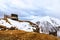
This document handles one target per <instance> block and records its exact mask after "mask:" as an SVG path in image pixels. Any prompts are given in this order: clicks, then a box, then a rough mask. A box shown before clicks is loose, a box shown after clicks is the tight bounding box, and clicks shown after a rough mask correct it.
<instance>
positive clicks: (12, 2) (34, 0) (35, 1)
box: [0, 0, 60, 19]
mask: <svg viewBox="0 0 60 40" xmlns="http://www.w3.org/2000/svg"><path fill="white" fill-rule="evenodd" d="M11 13H16V14H18V15H19V17H28V16H52V17H57V18H59V19H60V0H0V17H2V16H3V14H11Z"/></svg>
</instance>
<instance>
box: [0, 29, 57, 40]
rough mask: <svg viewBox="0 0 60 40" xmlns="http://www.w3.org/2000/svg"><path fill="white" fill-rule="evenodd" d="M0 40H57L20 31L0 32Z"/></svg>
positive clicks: (52, 37) (49, 36) (44, 35)
mask: <svg viewBox="0 0 60 40" xmlns="http://www.w3.org/2000/svg"><path fill="white" fill-rule="evenodd" d="M0 40H58V39H57V38H56V37H54V36H51V35H46V34H40V33H34V32H25V31H21V30H7V31H0Z"/></svg>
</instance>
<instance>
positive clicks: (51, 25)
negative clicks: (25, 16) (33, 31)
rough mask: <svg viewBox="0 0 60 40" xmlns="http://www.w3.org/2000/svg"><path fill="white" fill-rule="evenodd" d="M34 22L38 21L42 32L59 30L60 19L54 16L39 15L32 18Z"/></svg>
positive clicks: (47, 32)
mask: <svg viewBox="0 0 60 40" xmlns="http://www.w3.org/2000/svg"><path fill="white" fill-rule="evenodd" d="M30 21H31V22H33V23H36V24H38V25H39V27H40V32H43V33H46V34H49V31H50V32H55V31H57V30H58V29H57V28H58V27H59V26H60V19H57V18H54V17H49V16H45V17H40V18H39V17H38V18H34V19H32V20H30Z"/></svg>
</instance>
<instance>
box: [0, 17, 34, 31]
mask: <svg viewBox="0 0 60 40" xmlns="http://www.w3.org/2000/svg"><path fill="white" fill-rule="evenodd" d="M0 25H2V26H6V27H7V28H11V27H16V28H18V30H24V31H28V32H33V29H35V28H34V27H32V25H30V23H29V22H19V21H15V20H12V19H10V18H7V20H4V19H0Z"/></svg>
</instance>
